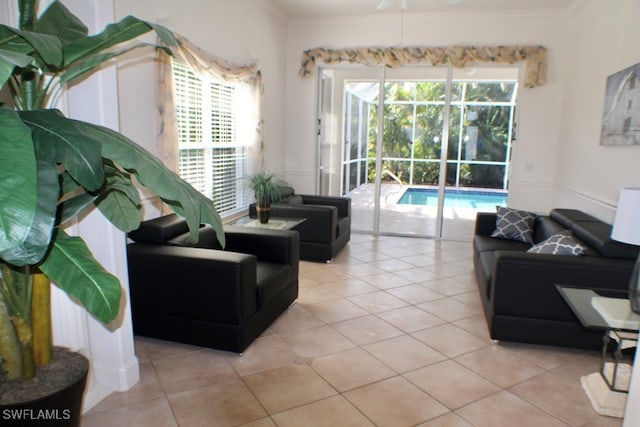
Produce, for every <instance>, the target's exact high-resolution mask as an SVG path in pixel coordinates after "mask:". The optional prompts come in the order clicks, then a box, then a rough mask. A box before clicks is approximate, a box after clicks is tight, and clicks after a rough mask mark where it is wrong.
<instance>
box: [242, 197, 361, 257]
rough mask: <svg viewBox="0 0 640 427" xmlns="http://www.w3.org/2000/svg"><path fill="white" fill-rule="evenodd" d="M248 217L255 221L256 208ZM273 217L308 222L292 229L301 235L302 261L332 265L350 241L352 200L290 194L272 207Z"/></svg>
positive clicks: (252, 209)
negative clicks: (334, 258)
mask: <svg viewBox="0 0 640 427" xmlns="http://www.w3.org/2000/svg"><path fill="white" fill-rule="evenodd" d="M249 216H251V217H252V218H255V217H256V207H255V204H251V205H250V206H249ZM271 216H272V217H280V218H305V219H306V220H305V221H304V222H302V223H301V224H298V225H297V226H296V227H294V228H293V229H294V230H295V231H297V232H299V233H300V259H304V260H308V261H330V260H331V259H332V258H333V257H335V256H336V255H337V254H338V252H340V250H341V249H342V248H344V246H345V245H346V244H347V242H348V241H349V240H350V239H351V199H350V198H348V197H332V196H313V195H305V194H291V195H289V196H286V197H284V198H283V199H282V200H281V201H280V202H277V203H272V204H271Z"/></svg>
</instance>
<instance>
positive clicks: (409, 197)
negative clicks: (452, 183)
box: [398, 188, 507, 210]
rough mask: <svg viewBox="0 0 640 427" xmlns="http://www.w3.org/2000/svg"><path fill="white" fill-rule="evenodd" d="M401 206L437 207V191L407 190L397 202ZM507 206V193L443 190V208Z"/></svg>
mask: <svg viewBox="0 0 640 427" xmlns="http://www.w3.org/2000/svg"><path fill="white" fill-rule="evenodd" d="M398 204H402V205H418V206H438V190H437V189H433V188H407V189H406V190H405V192H404V193H403V194H402V196H401V197H400V199H399V200H398ZM506 205H507V193H505V192H497V191H496V192H494V191H473V190H445V197H444V206H445V207H449V208H472V209H478V210H495V208H496V206H506Z"/></svg>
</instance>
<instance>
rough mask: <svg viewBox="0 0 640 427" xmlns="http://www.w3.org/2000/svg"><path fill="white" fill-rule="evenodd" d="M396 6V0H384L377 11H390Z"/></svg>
mask: <svg viewBox="0 0 640 427" xmlns="http://www.w3.org/2000/svg"><path fill="white" fill-rule="evenodd" d="M394 4H395V0H382V1H381V2H380V3H379V4H378V6H377V7H376V9H378V10H385V9H389V8H391V7H393V5H394Z"/></svg>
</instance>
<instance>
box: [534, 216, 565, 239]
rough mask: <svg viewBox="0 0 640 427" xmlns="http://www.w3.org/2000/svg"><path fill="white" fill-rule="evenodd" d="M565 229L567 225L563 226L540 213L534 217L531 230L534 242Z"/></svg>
mask: <svg viewBox="0 0 640 427" xmlns="http://www.w3.org/2000/svg"><path fill="white" fill-rule="evenodd" d="M565 230H567V227H563V226H562V225H560V224H559V223H557V222H556V221H554V220H553V219H551V218H550V217H549V216H546V215H541V216H539V217H538V218H536V222H535V226H534V232H533V241H534V242H535V243H540V242H542V241H543V240H547V239H548V238H549V237H551V236H553V235H554V234H558V233H560V232H562V231H565Z"/></svg>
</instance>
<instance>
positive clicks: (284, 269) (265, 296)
mask: <svg viewBox="0 0 640 427" xmlns="http://www.w3.org/2000/svg"><path fill="white" fill-rule="evenodd" d="M290 282H291V267H290V266H289V265H286V264H275V263H272V262H261V261H258V266H257V287H258V295H257V298H258V300H257V302H258V310H260V309H261V308H262V307H264V306H265V304H268V303H269V301H271V299H273V297H275V296H276V295H278V294H279V293H280V292H282V290H283V289H284V288H286V287H287V286H288V285H289V283H290Z"/></svg>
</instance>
